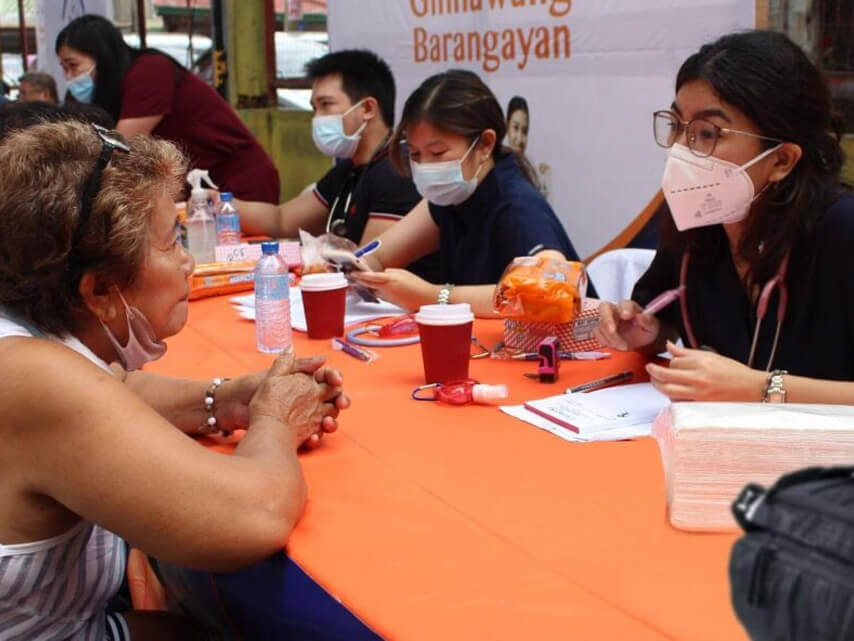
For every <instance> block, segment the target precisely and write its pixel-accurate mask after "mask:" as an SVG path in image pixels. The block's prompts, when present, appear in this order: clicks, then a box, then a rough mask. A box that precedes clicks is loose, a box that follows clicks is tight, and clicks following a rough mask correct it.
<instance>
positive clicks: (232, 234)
mask: <svg viewBox="0 0 854 641" xmlns="http://www.w3.org/2000/svg"><path fill="white" fill-rule="evenodd" d="M219 199H220V207H219V211H218V212H217V215H216V244H217V245H239V244H240V216H238V214H237V210H236V209H235V208H234V200H233V197H232V195H231V192H230V191H224V192H222V194H221V195H220V197H219Z"/></svg>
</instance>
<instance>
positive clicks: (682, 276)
mask: <svg viewBox="0 0 854 641" xmlns="http://www.w3.org/2000/svg"><path fill="white" fill-rule="evenodd" d="M690 259H691V254H690V253H689V252H688V251H686V252H685V253H683V254H682V266H681V268H680V270H679V287H678V290H674V292H677V295H678V296H679V307H680V309H681V310H682V324H683V325H684V327H685V334H686V335H687V338H688V343H689V344H690V345H691V347H692V348H694V349H699V347H700V344H699V342H697V337H696V335H695V334H694V327H693V326H692V324H691V317H690V315H689V314H688V301H687V297H686V294H685V293H686V292H687V287H686V282H687V278H688V263H689V262H690ZM788 268H789V252H786V255H785V256H784V257H783V260H782V261H781V262H780V267H779V269H777V274H776V275H775V276H774V278H772V279H771V280H769V281H768V282H767V283H765V286H764V287H763V288H762V292H761V293H760V294H759V301H758V302H757V304H756V328H755V329H754V330H753V341H752V342H751V343H750V355H749V356H748V358H747V366H748V367H753V359H754V357H755V356H756V344H757V342H758V341H759V330H760V329H761V328H762V321H763V320H765V315H766V314H767V313H768V304H769V302H770V301H771V294H773V293H774V289H776V288H779V289H780V298H779V300H778V301H777V329H776V331H775V332H774V342H773V343H772V346H771V355H770V356H769V357H768V363H767V365H766V366H765V371H766V372H768V371H770V370H771V364H772V363H773V362H774V356H776V354H777V345H778V343H779V342H780V328H781V327H782V326H783V320H784V319H785V318H786V307H787V305H788V302H789V288H788V287H787V286H786V272H787V270H788Z"/></svg>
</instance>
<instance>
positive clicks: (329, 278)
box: [300, 273, 347, 338]
mask: <svg viewBox="0 0 854 641" xmlns="http://www.w3.org/2000/svg"><path fill="white" fill-rule="evenodd" d="M300 291H301V292H302V304H303V308H304V309H305V320H306V324H307V325H308V337H309V338H333V337H335V336H343V335H344V312H345V311H346V309H347V279H346V278H344V274H340V273H334V274H307V275H305V276H303V277H302V281H300Z"/></svg>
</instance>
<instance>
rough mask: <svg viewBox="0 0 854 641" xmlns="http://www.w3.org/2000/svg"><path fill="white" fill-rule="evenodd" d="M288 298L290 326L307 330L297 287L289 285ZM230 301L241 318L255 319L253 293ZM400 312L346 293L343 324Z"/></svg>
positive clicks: (402, 311) (380, 303) (384, 303)
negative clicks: (345, 309)
mask: <svg viewBox="0 0 854 641" xmlns="http://www.w3.org/2000/svg"><path fill="white" fill-rule="evenodd" d="M289 299H290V304H291V327H293V328H294V329H295V330H297V331H299V332H305V331H308V324H307V323H306V320H305V309H304V308H303V306H302V294H301V293H300V289H299V287H293V286H292V287H291V289H290V293H289ZM231 303H232V304H233V305H234V307H235V309H236V310H237V313H238V314H239V315H240V317H241V318H246V319H248V320H255V294H247V295H245V296H235V297H233V298H231ZM401 314H406V310H405V309H401V308H400V307H398V306H397V305H392V304H391V303H387V302H385V301H380V302H379V303H368V302H365V301H363V300H362V299H361V298H359V297H358V296H355V295H352V296H351V295H350V294H348V295H347V311H346V313H345V315H344V325H345V326H349V325H355V324H357V323H364V322H366V321H370V320H375V319H377V318H386V317H388V316H400V315H401Z"/></svg>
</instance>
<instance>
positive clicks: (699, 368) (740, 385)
mask: <svg viewBox="0 0 854 641" xmlns="http://www.w3.org/2000/svg"><path fill="white" fill-rule="evenodd" d="M667 351H668V352H670V353H671V354H672V355H673V359H672V360H671V361H670V366H669V367H667V366H662V365H656V364H655V363H649V364H648V365H647V366H646V371H647V372H648V373H649V376H650V380H651V382H652V384H653V386H654V387H655V389H657V390H658V391H659V392H661V393H662V394H664V395H665V396H667V397H668V398H669V399H670V400H671V401H746V402H754V401H759V400H761V399H762V391H763V389H764V388H765V379H766V377H767V374H766V373H765V372H761V371H759V370H755V369H751V368H749V367H748V366H747V365H744V364H743V363H739V362H738V361H736V360H733V359H731V358H727V357H726V356H721V355H720V354H715V353H714V352H708V351H705V350H700V349H688V348H686V347H679V346H677V345H674V344H673V343H671V342H670V341H667Z"/></svg>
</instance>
